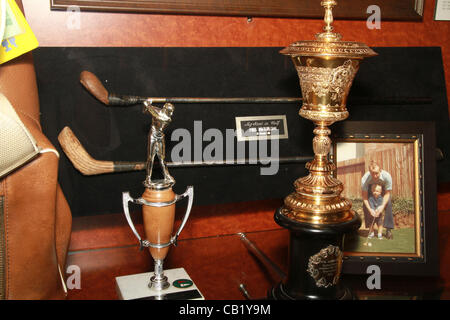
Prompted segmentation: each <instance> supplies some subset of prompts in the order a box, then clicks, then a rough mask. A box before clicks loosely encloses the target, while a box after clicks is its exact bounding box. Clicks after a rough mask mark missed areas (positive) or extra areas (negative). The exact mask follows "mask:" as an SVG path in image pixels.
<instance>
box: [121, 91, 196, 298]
mask: <svg viewBox="0 0 450 320" xmlns="http://www.w3.org/2000/svg"><path fill="white" fill-rule="evenodd" d="M143 103H144V106H145V112H146V113H149V114H150V115H151V116H152V125H151V129H150V132H149V135H148V157H147V163H146V168H147V175H146V178H145V181H144V182H143V184H144V186H145V191H144V193H143V194H142V197H141V198H139V199H133V198H132V197H131V196H130V194H129V193H128V192H124V193H123V197H122V200H123V210H124V213H125V217H126V219H127V222H128V224H129V226H130V228H131V230H132V231H133V233H134V235H135V236H136V238H137V239H138V240H139V244H140V248H141V250H142V249H143V248H144V247H147V248H149V251H150V254H151V256H152V257H153V259H154V262H155V264H154V266H155V268H154V273H153V275H152V276H151V278H150V282H148V280H145V279H146V277H148V276H150V275H151V274H149V275H147V274H146V273H144V274H137V275H131V276H124V277H117V278H116V283H117V290H118V293H119V296H120V297H121V298H122V299H124V300H128V299H143V298H145V299H177V295H178V294H183V299H202V298H203V296H202V295H201V294H200V292H199V291H198V290H197V288H196V287H195V285H193V286H192V287H191V288H190V289H192V290H190V291H189V292H188V293H189V294H190V295H186V292H179V291H180V289H179V288H177V287H176V286H175V287H174V286H171V285H170V283H172V282H174V281H175V282H176V280H177V279H188V280H189V276H188V274H187V273H186V271H185V270H184V269H183V268H177V269H171V270H166V274H164V270H163V261H164V259H165V258H166V256H167V253H168V251H169V247H170V245H172V244H173V245H176V244H177V238H178V236H179V234H180V233H181V231H182V230H183V227H184V225H185V224H186V221H187V220H188V218H189V214H190V211H191V208H192V202H193V196H194V189H193V187H192V186H188V187H187V189H186V192H185V193H183V194H182V195H177V194H175V193H174V192H173V191H172V186H173V185H174V184H175V179H174V178H173V177H172V176H171V175H170V173H169V170H168V169H167V164H166V162H165V139H164V130H165V129H166V128H167V126H168V125H169V124H170V122H171V120H172V114H173V112H174V107H173V105H172V104H170V103H166V104H165V105H164V106H163V107H162V108H159V107H155V106H153V105H152V101H151V100H146V101H144V102H143ZM156 156H157V157H158V159H159V162H160V165H161V169H162V172H163V178H162V179H152V173H153V166H154V164H155V157H156ZM185 197H187V198H188V199H189V202H188V205H187V209H186V213H185V215H184V218H183V220H182V222H181V224H180V226H179V229H178V231H177V232H176V233H175V235H173V236H172V232H173V225H174V221H175V203H176V202H177V201H179V200H181V199H183V198H185ZM129 202H132V203H135V204H139V205H142V215H143V224H144V231H145V235H146V240H143V239H142V238H141V237H140V235H139V233H138V232H137V230H136V228H135V226H134V224H133V221H132V220H131V216H130V211H129V208H128V204H129ZM147 279H148V278H147ZM189 281H190V280H189ZM143 282H144V283H145V282H147V283H145V285H142V283H143ZM191 283H192V282H191ZM147 284H148V285H147Z"/></svg>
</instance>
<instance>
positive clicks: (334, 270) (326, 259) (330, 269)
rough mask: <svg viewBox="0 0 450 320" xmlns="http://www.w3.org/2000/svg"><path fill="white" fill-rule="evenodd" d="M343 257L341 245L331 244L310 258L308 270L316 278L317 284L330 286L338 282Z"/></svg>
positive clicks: (325, 286)
mask: <svg viewBox="0 0 450 320" xmlns="http://www.w3.org/2000/svg"><path fill="white" fill-rule="evenodd" d="M342 257H343V254H342V251H341V250H340V249H339V247H337V246H332V245H329V246H328V247H326V248H324V249H322V250H320V251H319V252H318V253H316V254H315V255H313V256H311V257H310V258H309V263H308V270H307V271H308V273H309V274H310V275H311V277H313V279H314V280H315V282H316V286H318V287H324V288H328V287H330V286H334V285H336V284H337V283H338V281H339V276H340V274H341V269H342Z"/></svg>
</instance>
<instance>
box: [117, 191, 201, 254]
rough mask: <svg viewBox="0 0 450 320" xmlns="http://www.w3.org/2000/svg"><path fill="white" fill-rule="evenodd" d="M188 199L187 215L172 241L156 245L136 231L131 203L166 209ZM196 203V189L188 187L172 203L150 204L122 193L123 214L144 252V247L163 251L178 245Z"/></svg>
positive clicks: (127, 193)
mask: <svg viewBox="0 0 450 320" xmlns="http://www.w3.org/2000/svg"><path fill="white" fill-rule="evenodd" d="M186 197H188V198H189V200H188V201H189V202H188V205H187V208H186V213H185V214H184V217H183V221H182V222H181V224H180V226H179V228H178V231H177V232H176V233H175V235H174V236H172V238H171V239H170V241H169V242H168V243H162V244H155V243H151V242H150V241H148V240H142V238H141V236H140V235H139V233H138V232H137V230H136V227H135V226H134V223H133V220H132V219H131V216H130V209H129V206H128V204H129V202H133V203H135V204H141V205H146V206H152V207H165V206H170V205H172V204H174V203H176V202H178V201H179V200H182V199H184V198H186ZM193 202H194V187H193V186H188V187H187V189H186V191H185V192H184V193H183V194H181V195H178V194H177V195H175V199H174V200H172V201H168V202H148V201H146V200H144V199H142V198H139V199H134V198H132V197H131V196H130V193H129V192H128V191H127V192H123V193H122V205H123V212H124V214H125V218H126V219H127V222H128V225H129V226H130V228H131V231H133V233H134V235H135V236H136V238H137V239H138V240H139V244H140V249H141V250H142V249H143V248H144V247H152V248H158V249H162V248H165V247H168V246H170V245H171V244H173V245H174V246H176V245H177V239H178V236H179V235H180V233H181V231H182V230H183V228H184V226H185V224H186V222H187V220H188V219H189V215H190V213H191V209H192V204H193Z"/></svg>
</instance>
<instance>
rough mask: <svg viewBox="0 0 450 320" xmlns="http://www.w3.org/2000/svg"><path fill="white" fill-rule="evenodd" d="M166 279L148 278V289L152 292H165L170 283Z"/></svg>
mask: <svg viewBox="0 0 450 320" xmlns="http://www.w3.org/2000/svg"><path fill="white" fill-rule="evenodd" d="M167 279H168V278H167V277H166V276H163V277H156V276H153V277H151V278H150V282H149V284H148V287H149V288H150V289H154V290H165V289H167V288H168V287H170V283H169V281H168V280H167Z"/></svg>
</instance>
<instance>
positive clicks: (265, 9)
mask: <svg viewBox="0 0 450 320" xmlns="http://www.w3.org/2000/svg"><path fill="white" fill-rule="evenodd" d="M50 5H51V9H52V10H70V9H73V8H74V7H76V8H79V9H81V10H88V11H105V12H138V13H144V12H146V13H158V14H161V13H168V14H194V15H220V16H241V17H282V18H320V19H323V14H324V11H323V8H322V7H321V6H320V1H316V2H315V4H311V0H283V1H280V0H263V1H261V0H228V1H223V0H194V1H192V0H96V1H86V0H50ZM373 5H376V6H378V7H379V8H380V10H381V12H382V13H383V20H408V21H411V20H416V21H417V20H421V19H422V14H423V0H413V1H411V0H396V1H392V0H353V1H342V2H339V5H338V6H337V7H336V8H335V9H334V10H333V14H334V17H335V18H338V19H361V20H366V19H367V18H368V16H369V15H370V14H369V13H367V11H368V8H369V7H370V6H373ZM369 12H371V11H370V10H369Z"/></svg>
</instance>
